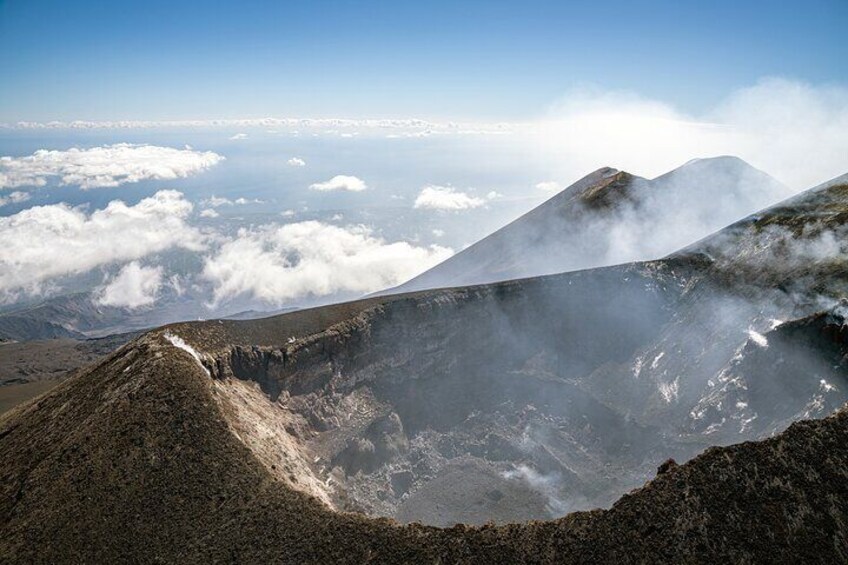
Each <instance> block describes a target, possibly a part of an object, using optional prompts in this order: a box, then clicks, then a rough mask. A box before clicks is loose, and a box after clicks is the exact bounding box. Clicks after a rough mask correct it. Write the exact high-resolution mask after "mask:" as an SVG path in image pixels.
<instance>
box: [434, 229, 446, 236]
mask: <svg viewBox="0 0 848 565" xmlns="http://www.w3.org/2000/svg"><path fill="white" fill-rule="evenodd" d="M433 235H434V236H435V237H444V235H445V230H440V229H438V228H435V229H434V230H433Z"/></svg>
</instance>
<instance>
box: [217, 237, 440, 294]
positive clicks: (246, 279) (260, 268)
mask: <svg viewBox="0 0 848 565" xmlns="http://www.w3.org/2000/svg"><path fill="white" fill-rule="evenodd" d="M451 254H452V251H451V250H450V249H446V248H444V247H439V246H431V247H417V246H414V245H411V244H409V243H407V242H395V243H388V242H386V241H385V240H383V239H382V238H380V237H379V236H377V235H375V234H374V233H373V232H372V231H371V230H370V229H369V228H367V227H365V226H348V227H339V226H333V225H329V224H325V223H322V222H316V221H308V222H298V223H293V224H287V225H283V226H278V225H269V226H264V227H261V228H257V229H249V230H248V229H242V230H239V232H238V235H237V236H236V237H235V238H233V239H231V240H230V241H228V242H226V243H224V244H223V245H222V246H221V247H220V249H218V251H217V252H216V253H215V254H213V255H212V256H210V257H208V258H207V259H206V263H205V266H204V268H203V272H202V275H201V276H202V278H204V279H205V280H207V281H209V282H211V283H212V285H213V287H214V300H215V302H216V303H219V302H222V301H225V300H227V299H230V298H234V297H236V296H241V295H247V296H250V297H253V298H257V299H260V300H263V301H265V302H268V303H273V304H282V303H284V302H286V301H288V300H292V299H297V298H300V297H305V296H326V295H330V294H334V293H340V292H356V293H366V292H372V291H376V290H380V289H383V288H386V287H390V286H394V285H397V284H399V283H401V282H403V281H405V280H407V279H409V278H410V277H412V276H414V275H416V274H418V273H420V272H422V271H424V270H426V269H428V268H430V267H432V266H433V265H435V264H436V263H439V262H441V261H443V260H444V259H446V258H448V257H449V256H450V255H451Z"/></svg>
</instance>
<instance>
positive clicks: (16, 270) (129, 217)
mask: <svg viewBox="0 0 848 565" xmlns="http://www.w3.org/2000/svg"><path fill="white" fill-rule="evenodd" d="M191 210H192V205H191V203H190V202H188V201H187V200H186V199H185V198H184V197H183V195H182V194H181V193H179V192H177V191H174V190H162V191H159V192H157V193H156V194H154V195H153V196H151V197H149V198H145V199H143V200H141V201H140V202H139V203H138V204H136V205H134V206H129V205H127V204H126V203H124V202H122V201H120V200H114V201H112V202H110V203H109V204H108V205H107V206H106V207H105V208H103V209H100V210H95V211H94V212H91V213H90V214H89V213H87V212H86V211H85V210H84V209H83V208H72V207H70V206H68V205H67V204H54V205H50V206H35V207H33V208H29V209H27V210H23V211H21V212H18V213H17V214H13V215H11V216H6V217H3V218H0V241H3V242H4V244H3V245H2V246H0V302H8V301H9V300H11V299H14V298H15V297H16V296H17V295H18V294H19V293H21V292H26V293H30V294H38V293H40V292H41V290H42V285H43V284H44V283H45V282H46V281H48V280H49V279H51V278H55V277H60V276H64V275H71V274H78V273H84V272H87V271H89V270H91V269H93V268H95V267H98V266H101V265H106V264H109V263H114V262H124V261H132V260H136V259H140V258H142V257H145V256H146V255H149V254H151V253H156V252H160V251H165V250H167V249H171V248H175V247H181V248H185V249H190V250H193V251H200V250H202V249H203V245H204V237H203V235H202V234H201V233H200V232H199V231H198V230H197V229H196V228H194V227H192V226H190V225H188V224H187V223H186V219H187V217H188V216H189V214H190V213H191Z"/></svg>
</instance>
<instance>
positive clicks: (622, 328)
mask: <svg viewBox="0 0 848 565" xmlns="http://www.w3.org/2000/svg"><path fill="white" fill-rule="evenodd" d="M793 202H794V204H793V206H794V214H795V216H794V218H795V219H794V224H795V225H796V226H801V228H800V229H799V230H790V231H786V232H781V233H780V234H779V237H769V238H767V239H766V240H763V241H761V242H760V243H759V245H758V246H756V249H757V250H758V252H757V253H754V254H747V253H739V252H738V249H739V248H738V247H732V246H730V247H728V248H727V253H726V254H718V253H717V252H716V250H715V249H713V251H712V252H711V253H706V252H703V251H701V250H694V251H691V252H690V251H687V252H685V253H681V254H679V255H676V256H674V257H670V258H668V259H665V260H661V261H654V262H648V263H637V264H630V265H622V266H617V267H609V268H603V269H593V270H586V271H580V272H574V273H565V274H561V275H553V276H547V277H539V278H534V279H523V280H515V281H509V282H505V283H499V284H491V285H480V286H473V287H464V288H454V289H443V290H436V291H424V292H418V293H413V294H405V295H392V296H389V297H384V298H371V299H368V300H363V301H358V302H352V303H346V304H339V305H333V306H329V307H324V308H317V309H312V310H303V311H297V312H293V313H290V314H285V315H282V316H277V317H274V318H268V319H264V320H254V321H213V322H204V323H186V324H176V325H173V326H169V327H166V328H163V329H160V330H156V331H154V332H151V333H149V334H147V335H145V336H143V337H142V338H139V339H138V340H136V341H134V342H132V343H131V344H129V345H127V346H125V347H124V348H123V349H122V350H120V351H119V352H117V353H116V354H114V355H113V356H112V357H110V358H109V359H108V360H106V361H105V362H103V363H101V364H100V365H98V366H96V367H94V368H92V369H90V370H89V371H86V372H85V373H84V374H82V375H80V376H77V377H74V378H72V379H70V380H68V381H67V382H66V383H63V384H62V385H61V386H60V387H58V388H57V389H56V390H54V391H52V392H51V393H49V394H48V395H46V396H44V397H42V398H40V399H38V400H36V401H35V402H34V403H33V404H30V405H28V406H25V407H22V408H20V409H18V410H16V411H14V412H13V413H12V414H10V415H8V416H6V417H5V418H4V419H3V420H2V424H0V425H2V429H0V448H2V449H3V452H4V453H10V454H14V456H12V457H9V458H4V459H3V460H2V461H0V484H1V485H2V487H0V488H3V489H4V490H3V497H2V500H3V504H5V505H6V506H4V507H3V508H2V509H1V510H2V511H0V519H2V520H4V521H3V522H2V523H0V527H2V530H3V532H4V534H7V535H4V536H3V537H2V540H0V552H2V554H3V555H4V556H5V555H10V556H13V557H18V559H19V560H20V561H27V560H31V559H32V558H42V559H47V560H50V559H56V558H63V559H65V560H77V561H80V560H82V561H103V560H116V559H120V558H121V557H126V556H133V557H137V558H138V559H142V560H157V559H158V560H177V561H184V560H187V559H192V560H204V559H217V560H223V559H228V560H232V559H242V560H252V561H256V560H268V559H276V560H282V561H291V562H302V561H310V560H311V561H328V560H333V559H337V560H343V561H352V562H361V561H367V560H369V559H371V560H376V561H398V562H400V561H406V562H409V561H413V560H437V559H441V560H442V561H447V562H454V561H462V560H469V561H481V562H482V561H487V560H488V561H503V560H507V561H527V562H533V561H537V562H564V561H565V562H567V561H568V560H573V561H574V562H581V561H583V562H585V561H586V560H592V559H594V560H601V561H613V562H617V561H627V560H628V559H629V560H635V561H681V560H684V561H685V560H698V559H701V560H703V561H717V560H734V561H746V560H747V561H751V560H757V561H762V560H765V559H767V558H774V555H777V559H778V560H784V561H796V562H797V561H804V562H807V561H816V560H821V561H823V562H828V561H830V562H833V561H841V560H844V559H845V557H846V531H845V529H844V524H845V523H846V522H845V520H846V498H845V495H846V492H845V489H846V487H845V484H846V483H845V478H846V477H845V474H846V471H845V469H846V466H845V463H846V458H848V453H846V443H845V442H846V428H845V425H846V421H845V419H846V416H845V414H840V415H838V416H836V417H833V418H829V419H826V420H823V421H821V422H814V423H806V424H801V425H795V426H793V427H792V428H791V429H790V430H789V431H788V432H786V433H783V434H782V435H780V436H778V437H777V438H773V439H767V440H766V441H763V442H762V443H757V444H743V445H740V446H736V447H732V448H728V449H711V450H709V451H708V452H706V453H705V454H703V455H702V456H700V457H698V458H696V459H695V460H694V461H693V462H692V463H690V464H687V465H684V466H682V467H673V468H671V470H669V471H668V472H667V473H663V474H662V476H661V477H660V478H658V479H657V480H656V481H654V482H653V483H651V484H650V485H649V486H648V487H646V488H645V489H643V490H641V491H639V492H637V493H634V494H632V495H629V496H626V497H624V498H623V499H621V500H620V501H619V502H618V503H616V504H615V505H614V506H613V507H612V508H611V509H610V510H608V511H593V512H584V513H578V514H571V515H568V516H566V517H565V518H562V519H560V520H555V521H548V522H544V523H531V524H524V525H507V526H502V527H484V528H481V529H476V528H472V527H468V526H462V527H457V528H451V529H448V530H439V529H436V528H430V527H423V526H409V527H405V528H402V527H399V526H397V525H395V524H393V523H391V522H389V521H385V520H378V519H374V518H373V517H374V516H388V517H393V518H395V519H397V520H398V521H400V522H407V521H422V522H426V523H428V524H431V525H450V524H452V523H454V522H464V523H472V524H473V523H478V524H479V523H483V522H485V521H487V520H493V521H495V522H500V523H503V522H510V521H513V522H523V521H526V520H527V519H530V518H538V519H553V518H558V517H561V516H563V515H564V514H566V513H567V512H570V511H572V510H583V509H590V508H593V507H596V506H609V505H610V504H612V503H613V501H614V500H616V499H617V498H618V497H619V496H621V495H622V494H624V493H626V492H627V491H628V490H630V489H632V488H634V487H638V486H640V485H642V484H644V482H645V480H647V479H649V478H651V477H652V476H653V475H654V472H655V469H656V468H657V467H658V466H659V465H660V464H661V463H662V462H663V461H665V460H666V459H667V458H668V457H674V458H675V459H677V460H678V461H684V460H687V459H689V458H691V457H693V456H696V455H697V454H698V453H699V452H701V451H703V450H704V449H705V448H706V447H707V446H709V445H715V444H731V443H737V442H739V441H744V440H754V439H761V438H764V437H769V436H771V435H772V434H774V433H781V430H783V429H784V428H785V427H786V426H787V425H789V424H790V423H791V422H792V421H793V420H795V419H798V418H806V417H826V416H827V415H828V413H829V411H830V410H831V409H832V408H833V407H835V406H838V405H841V404H843V403H844V402H845V401H846V400H848V370H846V366H845V359H846V355H848V342H846V333H845V331H844V327H845V317H844V313H843V311H842V306H841V303H839V302H833V301H832V297H833V296H836V295H838V294H839V293H840V292H843V293H844V288H843V287H842V285H843V284H844V282H845V280H846V278H848V277H846V275H848V270H846V268H845V265H844V261H843V259H844V252H843V250H842V249H841V247H839V246H836V247H833V248H829V249H830V253H835V255H833V254H831V255H827V254H825V256H819V255H817V256H816V260H803V256H802V257H801V258H799V259H798V261H797V262H791V261H788V260H787V256H783V255H781V257H783V259H784V260H783V261H782V263H781V264H780V265H773V264H771V263H769V262H767V261H766V262H763V261H759V259H758V258H761V257H765V256H767V254H764V252H763V253H761V251H762V250H763V249H764V248H766V249H767V248H771V249H772V251H774V252H777V251H780V250H783V249H784V248H787V249H794V247H792V245H796V244H798V245H801V246H804V245H805V242H809V241H816V240H817V238H819V237H820V236H821V234H823V233H825V232H824V231H822V230H820V229H815V230H813V229H812V228H810V229H804V227H803V226H811V227H812V226H818V225H819V224H820V223H821V219H822V217H827V218H830V219H829V220H828V221H827V222H826V227H827V230H836V229H840V226H841V225H842V223H843V220H841V219H840V218H848V215H846V214H845V213H844V212H845V211H848V191H846V190H844V185H842V184H841V183H840V182H835V183H831V184H829V185H826V186H824V187H820V188H818V189H814V190H812V191H810V192H808V193H806V195H805V196H803V197H799V198H798V199H795V200H794V201H793ZM777 209H778V210H779V209H781V208H780V207H778V208H777ZM840 210H841V212H840ZM772 216H774V217H776V216H777V214H776V213H775V212H774V210H766V211H764V212H763V213H761V214H759V217H762V218H765V217H772ZM754 233H759V232H754ZM811 238H812V239H811ZM733 241H734V242H736V244H737V245H744V244H745V241H746V238H745V237H741V238H740V239H733ZM780 252H781V253H783V251H780ZM788 258H789V259H791V258H793V256H792V255H791V254H790V255H789V256H788ZM753 259H756V260H757V261H759V262H757V263H756V264H754V263H748V261H749V260H753ZM808 259H809V258H808ZM784 264H791V265H793V267H792V268H791V269H785V268H783V265H784ZM731 266H732V268H731ZM755 267H756V268H755ZM765 267H772V268H771V269H770V270H764V268H765ZM843 295H844V294H843ZM665 467H670V466H665ZM665 467H664V468H665ZM345 510H352V511H356V512H357V513H356V514H352V513H344V512H342V511H345ZM365 516H371V517H372V518H366V517H365ZM773 552H778V553H776V554H775V553H773Z"/></svg>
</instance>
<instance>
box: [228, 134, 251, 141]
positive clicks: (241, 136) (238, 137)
mask: <svg viewBox="0 0 848 565" xmlns="http://www.w3.org/2000/svg"><path fill="white" fill-rule="evenodd" d="M242 139H247V134H246V133H237V134H235V135H233V136H231V137H230V140H232V141H239V140H242Z"/></svg>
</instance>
